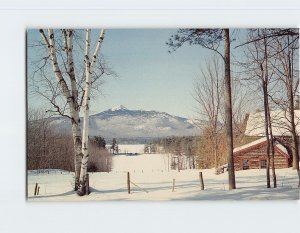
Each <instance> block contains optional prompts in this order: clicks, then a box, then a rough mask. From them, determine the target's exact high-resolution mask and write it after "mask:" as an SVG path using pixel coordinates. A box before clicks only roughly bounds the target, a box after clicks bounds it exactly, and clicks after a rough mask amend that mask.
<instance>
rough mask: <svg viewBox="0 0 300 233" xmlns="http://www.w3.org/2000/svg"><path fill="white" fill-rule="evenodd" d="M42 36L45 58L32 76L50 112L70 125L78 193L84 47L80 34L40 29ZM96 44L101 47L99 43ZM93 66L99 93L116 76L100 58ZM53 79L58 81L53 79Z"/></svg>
mask: <svg viewBox="0 0 300 233" xmlns="http://www.w3.org/2000/svg"><path fill="white" fill-rule="evenodd" d="M39 33H40V36H41V38H42V42H41V43H38V44H37V45H35V46H38V48H46V55H45V54H44V53H40V54H39V56H40V60H39V61H38V64H37V65H36V66H37V68H36V70H35V71H34V72H33V76H34V78H33V80H37V77H38V78H39V79H38V80H39V83H38V85H37V87H35V88H34V89H35V91H36V92H37V93H38V94H39V95H41V96H42V97H44V98H45V99H47V100H48V101H49V103H50V104H51V105H52V109H50V110H49V111H51V112H53V113H56V114H58V115H61V116H63V117H67V118H69V119H70V121H71V124H72V129H71V131H72V137H73V143H74V167H75V168H74V172H75V182H74V183H75V187H74V189H75V190H77V189H78V187H79V180H80V171H81V160H82V158H83V152H82V151H83V150H82V145H83V142H82V134H81V128H80V124H81V122H80V110H81V106H82V105H83V100H84V96H85V92H86V90H85V88H84V86H85V83H86V81H85V79H86V69H84V67H83V66H82V61H83V60H85V57H84V54H82V46H81V45H80V44H81V43H82V41H81V36H80V33H81V31H80V30H73V29H61V30H53V29H47V30H44V29H40V30H39ZM74 41H76V44H74ZM97 43H98V44H99V40H98V42H97ZM75 45H76V50H75V48H74V47H75ZM91 66H93V70H92V71H91V72H90V73H89V75H90V83H91V84H93V88H92V89H93V90H96V91H98V90H99V85H101V84H102V82H103V81H102V80H103V77H106V76H110V75H112V76H114V73H113V72H112V71H111V70H110V69H109V67H108V66H107V64H106V63H105V62H104V60H103V59H101V58H100V56H95V57H93V62H92V64H91ZM53 75H54V77H55V79H56V81H54V80H53V79H52V76H53ZM33 85H34V86H35V85H36V84H35V83H34V84H33ZM89 98H90V97H89ZM87 106H88V105H87Z"/></svg>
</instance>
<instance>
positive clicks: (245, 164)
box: [243, 160, 250, 170]
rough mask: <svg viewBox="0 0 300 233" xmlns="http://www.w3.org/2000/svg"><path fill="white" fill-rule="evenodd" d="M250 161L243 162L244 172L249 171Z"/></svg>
mask: <svg viewBox="0 0 300 233" xmlns="http://www.w3.org/2000/svg"><path fill="white" fill-rule="evenodd" d="M249 168H250V167H249V160H244V161H243V170H247V169H249Z"/></svg>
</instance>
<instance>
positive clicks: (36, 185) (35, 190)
mask: <svg viewBox="0 0 300 233" xmlns="http://www.w3.org/2000/svg"><path fill="white" fill-rule="evenodd" d="M37 188H38V183H35V188H34V196H35V195H36V192H37Z"/></svg>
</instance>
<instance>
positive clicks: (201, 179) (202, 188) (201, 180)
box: [199, 172, 204, 190]
mask: <svg viewBox="0 0 300 233" xmlns="http://www.w3.org/2000/svg"><path fill="white" fill-rule="evenodd" d="M199 180H200V186H201V190H204V182H203V176H202V172H199Z"/></svg>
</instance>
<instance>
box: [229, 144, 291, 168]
mask: <svg viewBox="0 0 300 233" xmlns="http://www.w3.org/2000/svg"><path fill="white" fill-rule="evenodd" d="M266 154H267V148H266V145H260V146H258V147H256V148H253V149H252V150H250V151H244V152H243V151H241V152H238V153H236V154H234V168H235V170H243V166H245V164H247V165H248V166H249V169H260V168H261V161H262V160H267V156H266ZM247 160H248V163H246V162H245V161H247ZM271 164H272V156H271ZM271 164H270V167H271ZM245 167H246V166H245ZM287 167H289V161H288V159H287V158H286V157H285V156H283V155H282V154H280V153H279V152H278V151H276V150H275V168H276V169H279V168H287Z"/></svg>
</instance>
